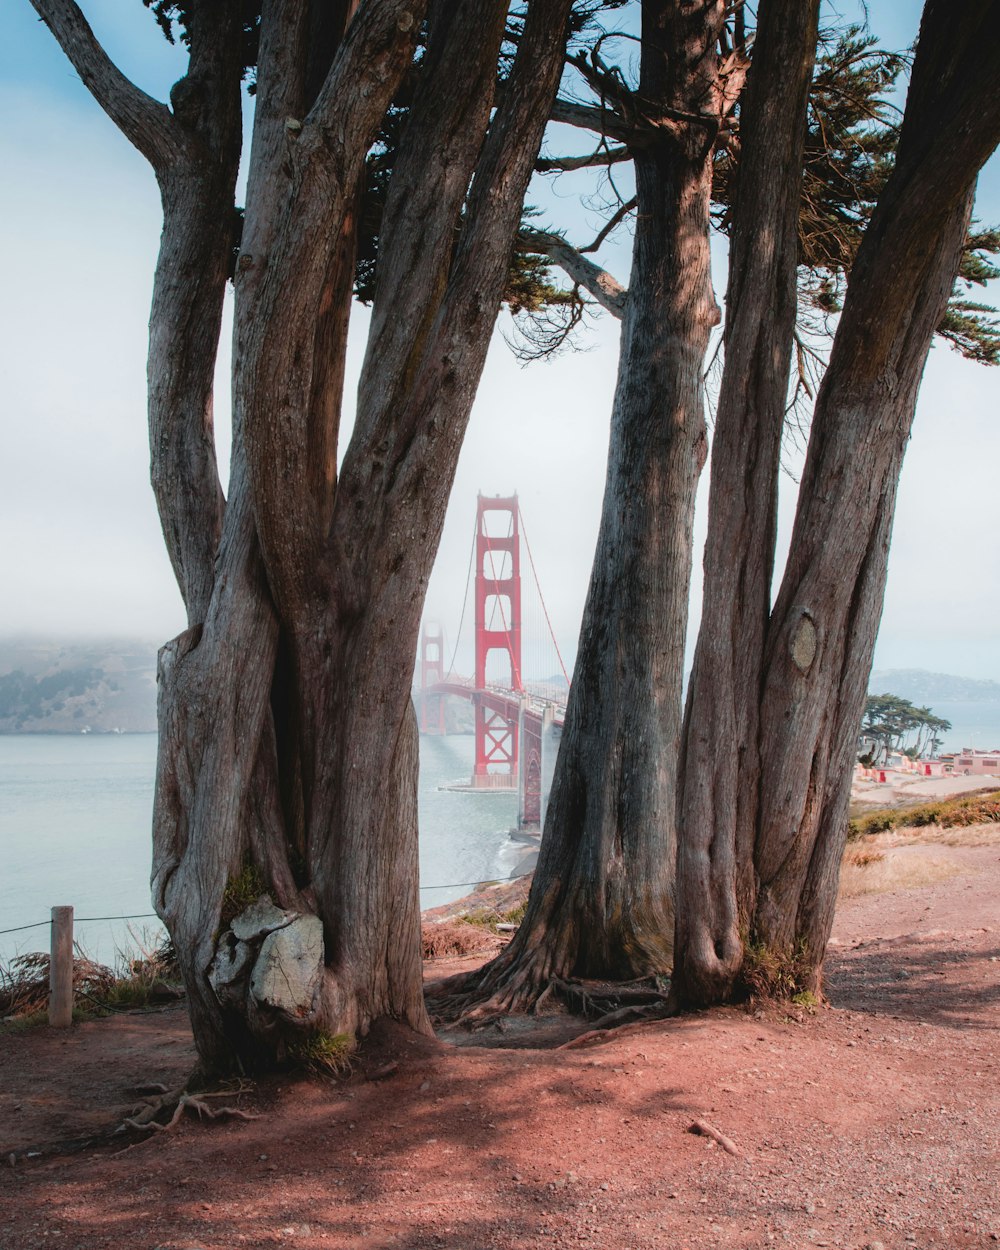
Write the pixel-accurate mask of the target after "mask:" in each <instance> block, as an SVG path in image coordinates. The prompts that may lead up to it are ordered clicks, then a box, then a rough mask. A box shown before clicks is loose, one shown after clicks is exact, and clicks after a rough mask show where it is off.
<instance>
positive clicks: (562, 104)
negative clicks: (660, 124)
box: [549, 100, 640, 143]
mask: <svg viewBox="0 0 1000 1250" xmlns="http://www.w3.org/2000/svg"><path fill="white" fill-rule="evenodd" d="M549 117H550V119H551V120H552V121H554V122H562V123H563V125H565V126H577V127H579V128H580V129H581V130H592V131H594V133H595V134H599V135H604V137H605V138H607V139H617V140H618V141H619V143H634V142H635V141H636V140H637V139H638V138H639V136H640V131H639V129H638V127H636V126H632V125H629V124H627V123H626V122H624V121H622V119H621V118H620V117H619V116H618V115H617V114H616V113H613V112H612V111H611V110H610V109H605V108H600V107H598V106H597V105H594V104H577V103H576V102H575V101H573V100H556V101H555V102H554V103H553V105H552V109H551V111H550V112H549Z"/></svg>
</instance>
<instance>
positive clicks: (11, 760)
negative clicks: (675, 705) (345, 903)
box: [0, 702, 1000, 963]
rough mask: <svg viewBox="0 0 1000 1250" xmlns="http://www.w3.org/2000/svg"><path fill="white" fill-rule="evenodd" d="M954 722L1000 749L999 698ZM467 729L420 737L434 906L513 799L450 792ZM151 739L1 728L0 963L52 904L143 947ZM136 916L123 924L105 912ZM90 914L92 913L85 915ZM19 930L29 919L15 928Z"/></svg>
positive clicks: (478, 873)
mask: <svg viewBox="0 0 1000 1250" xmlns="http://www.w3.org/2000/svg"><path fill="white" fill-rule="evenodd" d="M934 711H935V713H936V714H937V715H939V716H943V717H945V718H946V719H948V720H950V721H951V722H952V726H953V728H952V730H951V732H950V733H948V734H946V735H945V744H944V745H945V749H948V750H957V749H959V748H961V747H976V748H979V749H980V750H989V749H992V748H997V747H1000V705H998V704H996V703H992V702H965V703H948V704H943V703H942V704H939V705H938V704H936V705H935V707H934ZM473 749H474V744H473V739H472V737H471V735H452V736H448V737H422V738H421V740H420V887H421V894H420V901H421V906H422V907H424V908H427V907H434V906H437V905H438V904H440V903H446V902H449V901H450V900H451V899H454V898H460V897H461V896H462V895H463V894H466V893H468V890H469V887H470V886H471V885H472V884H475V883H476V882H478V881H484V880H493V879H495V878H500V877H506V876H508V875H509V874H510V872H511V870H512V868H513V867H514V865H515V864H516V862H517V859H518V856H519V853H520V851H521V850H522V849H523V847H519V845H518V844H517V843H516V842H515V841H513V840H511V838H510V836H509V835H510V831H511V829H512V828H513V826H514V824H515V822H516V818H517V800H516V798H515V796H514V795H513V794H510V793H506V794H505V793H503V792H502V791H479V792H473V791H468V790H454V789H448V788H447V787H448V786H449V785H452V784H464V783H466V782H467V781H468V779H469V776H470V775H471V772H472V760H473ZM155 765H156V735H155V734H122V735H117V734H100V735H98V734H64V735H57V734H52V735H39V734H23V735H0V930H12V929H13V930H16V931H15V932H0V963H4V962H7V961H8V960H9V959H10V958H11V957H12V956H13V955H16V954H18V953H21V952H24V951H34V950H45V949H46V948H47V946H48V932H47V925H48V919H49V914H50V910H51V908H52V907H53V906H58V905H62V904H71V905H72V906H73V907H74V909H75V912H76V916H77V917H78V918H79V920H78V923H77V926H76V933H77V937H78V939H79V941H80V944H81V946H82V948H83V949H84V950H85V951H86V953H87V954H89V955H90V956H91V957H92V958H95V959H100V960H102V961H104V962H114V960H115V956H116V951H118V950H126V949H130V950H133V951H137V950H138V949H139V948H140V947H141V946H142V945H144V944H145V945H146V946H147V947H148V946H151V945H152V944H153V943H154V942H155V940H156V937H157V935H158V934H159V933H160V932H162V930H161V929H160V926H159V922H158V921H157V920H155V918H152V917H149V915H148V913H150V912H151V911H152V906H151V905H150V899H149V863H150V824H151V819H152V809H153V775H154V770H155ZM118 916H136V917H138V918H137V919H134V920H131V921H127V922H126V921H117V920H105V919H101V918H103V917H118ZM92 917H93V918H98V919H91V918H92ZM22 926H31V927H30V928H22Z"/></svg>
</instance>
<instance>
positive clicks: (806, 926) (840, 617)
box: [750, 0, 1000, 990]
mask: <svg viewBox="0 0 1000 1250" xmlns="http://www.w3.org/2000/svg"><path fill="white" fill-rule="evenodd" d="M998 20H1000V4H997V3H996V2H995V0H980V2H979V3H971V4H969V5H967V6H963V8H962V10H961V13H958V12H956V10H955V9H954V8H953V6H950V5H949V4H947V3H945V2H944V0H928V3H927V4H926V5H925V9H924V15H923V19H922V22H921V30H920V38H919V42H918V46H917V53H916V58H915V61H914V66H913V76H912V82H911V87H910V92H909V96H908V99H907V105H906V111H905V114H904V119H903V126H902V131H901V135H900V142H899V148H898V153H897V160H896V166H895V169H894V171H893V174H892V176H891V178H890V180H889V183H888V185H887V186H886V189H885V192H884V193H883V195H882V197H881V199H880V201H879V204H878V207H877V209H876V211H875V214H874V215H873V218H872V221H871V224H870V226H869V228H868V230H867V232H866V235H865V238H864V240H863V243H862V246H861V248H860V250H859V253H858V257H857V260H856V262H855V265H854V269H853V272H852V274H851V280H850V285H849V289H848V295H847V300H846V302H845V306H844V312H843V315H842V317H841V322H840V326H839V328H838V331H837V336H836V339H835V342H834V347H833V352H832V355H831V358H830V364H829V367H828V369H827V373H826V376H825V378H824V381H823V385H822V387H821V389H820V393H819V396H818V398H817V405H816V413H815V416H814V419H813V427H812V433H811V437H810V442H809V451H808V455H807V460H806V466H805V471H804V474H803V480H802V486H801V489H800V493H799V504H798V509H797V512H796V520H795V526H794V530H793V534H792V541H791V548H790V552H789V558H788V563H787V566H786V570H785V574H784V577H783V579H782V583H781V588H780V591H779V593H778V596H777V600H776V603H775V606H774V609H773V611H772V614H771V619H770V624H769V628H768V636H767V640H766V647H765V660H764V668H763V687H762V696H761V711H760V742H761V744H762V750H761V770H760V809H759V815H758V828H757V838H756V846H755V852H754V868H755V873H756V876H757V881H758V889H757V898H756V907H755V911H754V913H753V916H752V920H751V925H750V933H751V938H752V939H753V941H754V943H755V944H757V945H758V946H759V947H761V948H764V949H765V950H766V951H768V952H769V955H770V957H771V958H772V959H773V958H777V959H779V960H784V961H785V962H786V966H787V967H788V968H789V969H790V971H791V973H792V979H794V981H795V983H796V984H798V985H800V986H802V987H803V988H810V989H814V990H816V989H818V988H819V986H820V981H821V971H822V960H823V955H824V951H825V947H826V942H827V939H828V937H829V931H830V926H831V924H832V918H833V908H834V903H835V900H836V889H837V880H838V875H839V866H840V859H841V856H842V853H843V846H844V838H845V834H846V812H847V804H848V799H849V794H850V778H851V768H852V764H853V760H854V755H855V745H856V740H857V732H858V727H859V725H860V723H861V716H862V712H863V709H864V700H865V687H866V684H867V678H868V673H869V670H870V667H871V658H872V652H873V649H874V644H875V637H876V633H877V629H878V622H879V617H880V614H881V608H882V597H883V590H884V586H885V577H886V567H887V558H888V549H889V540H890V536H891V530H892V520H893V513H894V509H895V499H896V490H897V485H898V481H899V473H900V469H901V467H902V460H903V454H904V451H905V447H906V443H907V440H908V438H909V433H910V427H911V424H912V420H913V413H914V408H915V404H916V398H917V392H918V389H919V384H920V379H921V375H922V373H923V369H924V364H925V361H926V358H927V353H928V350H929V348H930V344H931V339H932V336H933V334H934V330H935V327H936V326H937V324H938V322H939V321H940V317H941V314H942V312H943V310H944V307H945V304H946V302H947V299H948V295H949V293H950V291H951V287H952V282H953V279H954V275H955V272H956V270H957V267H958V263H959V258H960V253H961V248H962V244H963V241H964V238H965V234H966V230H967V226H968V221H969V214H970V211H971V204H972V196H973V191H974V185H975V179H976V176H977V174H978V171H979V169H980V168H981V166H982V164H983V162H984V161H985V160H986V158H987V157H988V156H989V154H990V153H991V152H992V151H993V150H994V148H995V147H996V145H997V142H998V140H1000V102H998V91H997V88H998V86H1000V47H998V44H997V40H996V29H997V22H998Z"/></svg>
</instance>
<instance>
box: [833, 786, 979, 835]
mask: <svg viewBox="0 0 1000 1250" xmlns="http://www.w3.org/2000/svg"><path fill="white" fill-rule="evenodd" d="M997 821H1000V790H991V791H987V792H984V793H982V794H968V795H964V796H963V797H961V798H957V799H943V800H942V801H941V802H939V803H922V804H921V805H920V806H919V807H887V808H880V809H878V810H877V811H874V812H869V813H868V814H867V815H865V816H856V817H855V818H854V819H853V820H850V821H848V822H847V837H848V839H849V840H851V841H854V840H856V839H857V838H863V837H865V836H866V835H867V834H872V833H885V832H886V831H887V830H889V829H920V828H922V827H924V826H926V825H940V827H941V828H942V829H952V828H966V827H967V826H969V825H987V824H991V823H994V822H997Z"/></svg>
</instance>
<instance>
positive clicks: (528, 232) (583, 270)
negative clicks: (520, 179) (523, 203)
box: [518, 229, 628, 321]
mask: <svg viewBox="0 0 1000 1250" xmlns="http://www.w3.org/2000/svg"><path fill="white" fill-rule="evenodd" d="M518 238H519V241H520V243H521V244H522V245H523V246H525V247H527V248H530V249H531V251H533V252H539V253H540V254H541V255H542V256H548V257H549V259H550V260H552V261H554V262H555V264H557V265H558V266H559V267H560V269H563V270H564V271H565V272H566V273H567V274H568V275H569V277H570V278H572V279H573V281H574V282H575V283H577V284H578V285H579V286H582V287H583V289H584V290H585V291H588V292H589V293H590V294H591V295H592V296H593V297H594V299H595V300H597V302H598V303H599V304H600V305H601V307H602V308H606V309H607V311H608V312H609V313H611V315H612V316H614V317H617V318H618V319H619V321H620V320H621V318H622V317H623V316H624V313H625V301H626V299H627V298H628V291H627V290H626V289H625V287H623V286H622V284H621V283H620V282H619V281H618V279H617V278H615V277H614V276H613V275H612V274H610V273H608V271H607V270H606V269H602V268H601V267H600V265H595V264H594V262H593V261H592V260H588V259H587V257H586V256H584V255H583V253H582V252H579V251H577V249H576V248H575V247H573V246H572V244H570V243H567V242H566V240H565V239H564V238H563V237H562V236H561V235H558V234H552V233H550V232H549V231H547V230H532V229H523V230H522V231H521V233H520V235H519V236H518Z"/></svg>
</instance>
